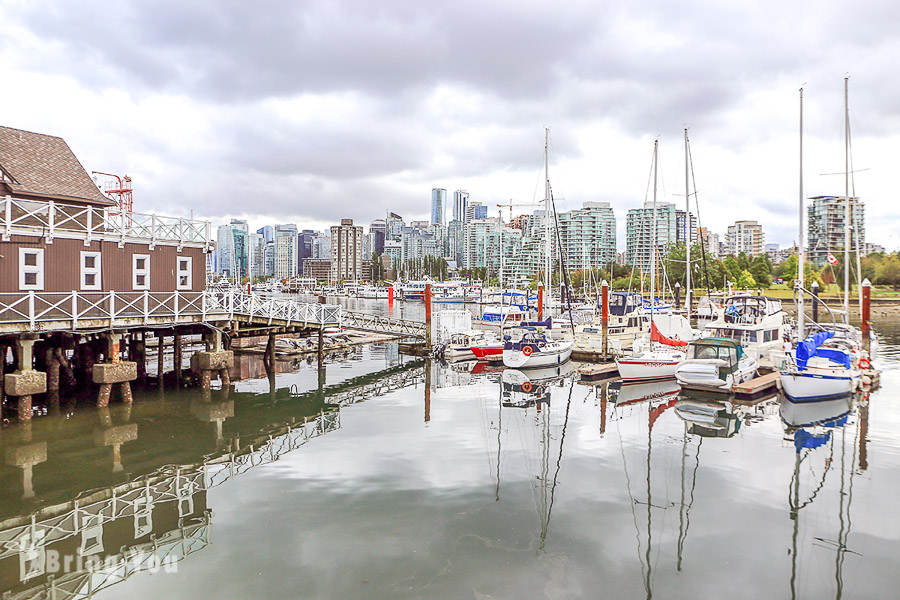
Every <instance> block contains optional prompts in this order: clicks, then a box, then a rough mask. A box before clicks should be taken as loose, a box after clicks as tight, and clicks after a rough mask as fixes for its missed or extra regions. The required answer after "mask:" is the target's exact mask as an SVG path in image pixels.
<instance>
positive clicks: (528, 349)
mask: <svg viewBox="0 0 900 600" xmlns="http://www.w3.org/2000/svg"><path fill="white" fill-rule="evenodd" d="M532 352H534V350H532V349H531V346H525V347H524V348H522V354H524V355H525V356H531V353H532Z"/></svg>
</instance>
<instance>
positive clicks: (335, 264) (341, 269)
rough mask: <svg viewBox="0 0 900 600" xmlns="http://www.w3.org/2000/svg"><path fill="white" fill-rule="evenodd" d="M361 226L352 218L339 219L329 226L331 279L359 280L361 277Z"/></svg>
mask: <svg viewBox="0 0 900 600" xmlns="http://www.w3.org/2000/svg"><path fill="white" fill-rule="evenodd" d="M362 239H363V228H362V226H360V225H354V224H353V219H341V224H340V225H332V227H331V279H332V280H334V281H359V280H361V279H363V278H364V277H363V247H362Z"/></svg>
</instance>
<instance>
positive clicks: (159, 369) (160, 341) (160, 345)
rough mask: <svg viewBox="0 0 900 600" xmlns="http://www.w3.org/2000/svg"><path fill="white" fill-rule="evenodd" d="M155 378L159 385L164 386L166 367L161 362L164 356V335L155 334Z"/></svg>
mask: <svg viewBox="0 0 900 600" xmlns="http://www.w3.org/2000/svg"><path fill="white" fill-rule="evenodd" d="M156 340H157V342H156V380H157V382H158V383H159V387H161V388H162V387H165V383H164V380H165V375H166V367H165V365H164V364H163V361H164V360H165V357H166V336H164V335H157V336H156Z"/></svg>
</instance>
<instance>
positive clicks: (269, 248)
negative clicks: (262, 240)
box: [263, 240, 275, 277]
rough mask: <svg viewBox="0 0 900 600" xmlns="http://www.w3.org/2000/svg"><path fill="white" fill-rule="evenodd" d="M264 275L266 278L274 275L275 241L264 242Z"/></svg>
mask: <svg viewBox="0 0 900 600" xmlns="http://www.w3.org/2000/svg"><path fill="white" fill-rule="evenodd" d="M264 260H265V263H264V272H263V273H264V274H265V276H266V277H273V276H274V275H275V241H274V240H272V241H271V242H266V248H265V259H264Z"/></svg>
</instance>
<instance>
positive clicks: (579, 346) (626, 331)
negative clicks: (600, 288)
mask: <svg viewBox="0 0 900 600" xmlns="http://www.w3.org/2000/svg"><path fill="white" fill-rule="evenodd" d="M608 306H609V320H608V321H607V325H606V336H607V343H608V345H609V347H608V348H607V350H608V351H612V352H621V351H622V350H626V349H629V348H631V347H632V345H633V344H634V340H635V339H637V338H639V337H640V336H642V335H644V334H646V333H649V332H650V315H649V313H647V312H645V310H644V306H643V300H642V299H641V295H640V294H638V293H634V292H610V294H609V300H608ZM574 349H575V350H578V351H580V352H603V323H602V322H601V321H600V320H598V319H597V318H596V317H595V318H594V320H593V321H592V322H590V323H585V324H583V325H579V326H577V327H576V328H575V346H574Z"/></svg>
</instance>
